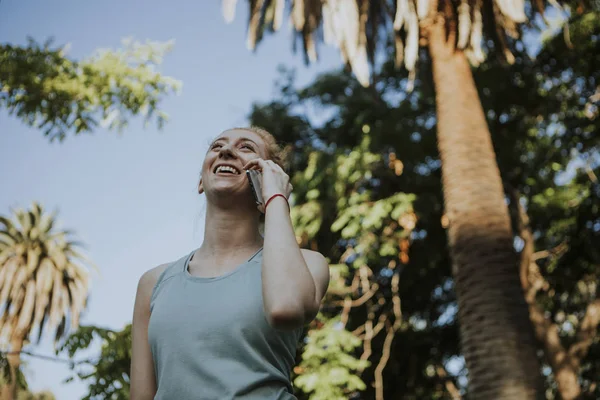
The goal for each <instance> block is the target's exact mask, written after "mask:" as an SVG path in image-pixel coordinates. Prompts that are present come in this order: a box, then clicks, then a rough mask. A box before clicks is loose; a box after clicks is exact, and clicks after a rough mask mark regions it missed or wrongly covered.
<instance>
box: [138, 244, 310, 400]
mask: <svg viewBox="0 0 600 400" xmlns="http://www.w3.org/2000/svg"><path fill="white" fill-rule="evenodd" d="M193 254H194V252H191V253H190V254H188V255H186V256H185V257H183V258H181V259H180V260H178V261H176V262H174V263H173V264H171V265H170V266H169V267H167V269H166V270H165V271H164V272H163V273H162V274H161V275H160V277H159V278H158V281H157V282H156V286H155V287H154V289H153V292H152V297H151V300H150V312H151V315H150V323H149V326H148V340H149V342H150V348H151V351H152V358H153V360H154V371H155V373H156V382H157V392H156V396H155V397H154V399H155V400H192V399H193V400H200V399H206V400H226V399H248V400H253V399H256V400H258V399H261V400H267V399H269V400H270V399H273V400H275V399H278V400H279V399H281V400H289V399H296V397H295V396H294V395H293V389H292V385H291V381H290V371H291V369H292V367H293V366H294V362H295V356H296V349H297V345H298V341H299V339H300V337H301V334H302V328H299V329H297V330H295V331H279V330H276V329H274V328H272V327H271V326H270V325H269V323H268V322H267V320H266V317H265V314H264V311H263V299H262V277H261V261H262V251H260V250H259V251H258V252H257V253H256V254H255V255H254V256H253V257H252V258H250V259H249V260H248V261H247V262H245V263H243V264H241V265H239V266H237V267H236V268H235V269H234V270H232V271H231V272H228V273H226V274H224V275H221V276H218V277H214V278H204V277H197V276H192V275H191V274H190V273H189V271H188V263H189V261H190V259H191V257H192V255H193Z"/></svg>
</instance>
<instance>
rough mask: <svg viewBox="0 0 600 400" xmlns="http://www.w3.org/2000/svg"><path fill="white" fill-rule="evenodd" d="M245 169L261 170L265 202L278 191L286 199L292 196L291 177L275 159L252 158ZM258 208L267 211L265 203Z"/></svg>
mask: <svg viewBox="0 0 600 400" xmlns="http://www.w3.org/2000/svg"><path fill="white" fill-rule="evenodd" d="M244 169H245V170H246V169H257V170H259V171H261V175H262V185H261V186H262V195H263V199H264V201H265V202H267V201H268V200H269V199H270V198H271V196H273V195H275V194H278V193H281V194H282V195H284V196H285V198H286V199H287V198H289V197H290V193H292V184H291V183H290V177H289V176H288V174H286V173H285V171H284V170H283V169H282V168H281V167H280V166H279V165H277V164H275V163H274V162H273V161H271V160H263V159H262V158H255V159H253V160H250V161H249V162H248V163H247V164H246V165H245V166H244ZM258 209H259V210H260V211H261V212H263V213H264V212H265V210H264V205H262V206H259V207H258Z"/></svg>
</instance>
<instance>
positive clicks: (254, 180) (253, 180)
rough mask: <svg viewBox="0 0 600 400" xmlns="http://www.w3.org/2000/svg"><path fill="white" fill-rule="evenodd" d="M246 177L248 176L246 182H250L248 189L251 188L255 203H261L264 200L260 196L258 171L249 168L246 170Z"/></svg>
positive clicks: (260, 188)
mask: <svg viewBox="0 0 600 400" xmlns="http://www.w3.org/2000/svg"><path fill="white" fill-rule="evenodd" d="M246 177H247V178H248V182H250V189H251V190H252V195H254V201H256V205H259V206H260V205H263V204H264V200H263V197H262V187H261V183H260V182H261V176H260V172H259V171H257V170H255V169H249V170H247V171H246Z"/></svg>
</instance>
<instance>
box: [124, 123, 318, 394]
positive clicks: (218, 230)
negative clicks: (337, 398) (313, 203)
mask: <svg viewBox="0 0 600 400" xmlns="http://www.w3.org/2000/svg"><path fill="white" fill-rule="evenodd" d="M282 165H283V164H282V157H281V150H280V149H279V147H278V145H277V143H276V142H275V139H274V138H273V136H272V135H271V134H269V133H268V132H266V131H265V130H262V129H260V128H240V129H231V130H227V131H225V132H223V133H222V134H221V135H219V136H218V137H217V139H216V140H215V141H214V142H213V143H212V145H211V146H210V149H209V151H208V153H207V154H206V157H205V159H204V162H203V164H202V176H201V178H200V182H199V184H198V193H200V194H204V195H205V196H206V202H207V206H206V224H205V230H204V241H203V243H202V245H201V246H200V248H198V249H197V250H194V251H192V252H191V253H189V254H187V255H185V256H183V257H182V258H181V259H179V260H177V261H175V262H173V263H170V264H165V265H160V266H158V267H156V268H154V269H151V270H149V271H147V272H146V273H144V275H143V276H142V277H141V278H140V281H139V284H138V289H137V295H136V300H135V308H134V313H133V349H132V352H133V355H132V365H131V399H132V400H146V399H148V400H149V399H157V400H192V399H193V400H200V399H207V400H209V399H210V400H226V399H248V400H250V399H257V400H258V399H260V400H266V399H273V400H275V399H295V398H296V397H295V396H294V395H293V393H292V386H291V382H290V371H291V369H292V367H293V364H294V361H295V354H296V346H297V344H298V340H299V338H300V335H301V333H302V329H303V326H304V324H306V323H308V322H310V321H311V320H312V319H313V318H314V317H315V315H316V314H317V312H318V310H319V306H320V303H321V300H322V298H323V295H324V294H325V292H326V290H327V286H328V284H329V267H328V264H327V261H326V260H325V258H324V257H323V256H322V255H321V254H319V253H317V252H313V251H309V250H304V249H300V248H299V247H298V243H297V242H296V236H295V235H294V231H293V227H292V223H291V220H290V215H289V205H288V201H287V199H288V197H289V195H290V192H291V190H292V186H291V184H290V183H289V177H288V176H287V174H286V173H285V172H284V170H283V168H282ZM246 169H258V170H260V171H261V172H262V195H263V198H264V201H265V206H264V207H260V209H258V207H257V206H256V203H255V201H254V198H253V195H252V192H251V189H250V185H249V183H248V180H247V178H246V174H245V170H246ZM263 219H264V237H263V235H261V233H260V232H259V226H260V224H261V223H262V220H263Z"/></svg>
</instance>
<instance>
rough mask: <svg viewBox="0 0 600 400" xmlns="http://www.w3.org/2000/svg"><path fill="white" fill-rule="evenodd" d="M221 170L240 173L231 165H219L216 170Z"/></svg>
mask: <svg viewBox="0 0 600 400" xmlns="http://www.w3.org/2000/svg"><path fill="white" fill-rule="evenodd" d="M221 171H224V172H231V173H233V174H238V173H239V172H237V170H236V169H235V168H233V167H230V166H228V165H220V166H219V167H217V171H216V172H217V173H218V172H221Z"/></svg>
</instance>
